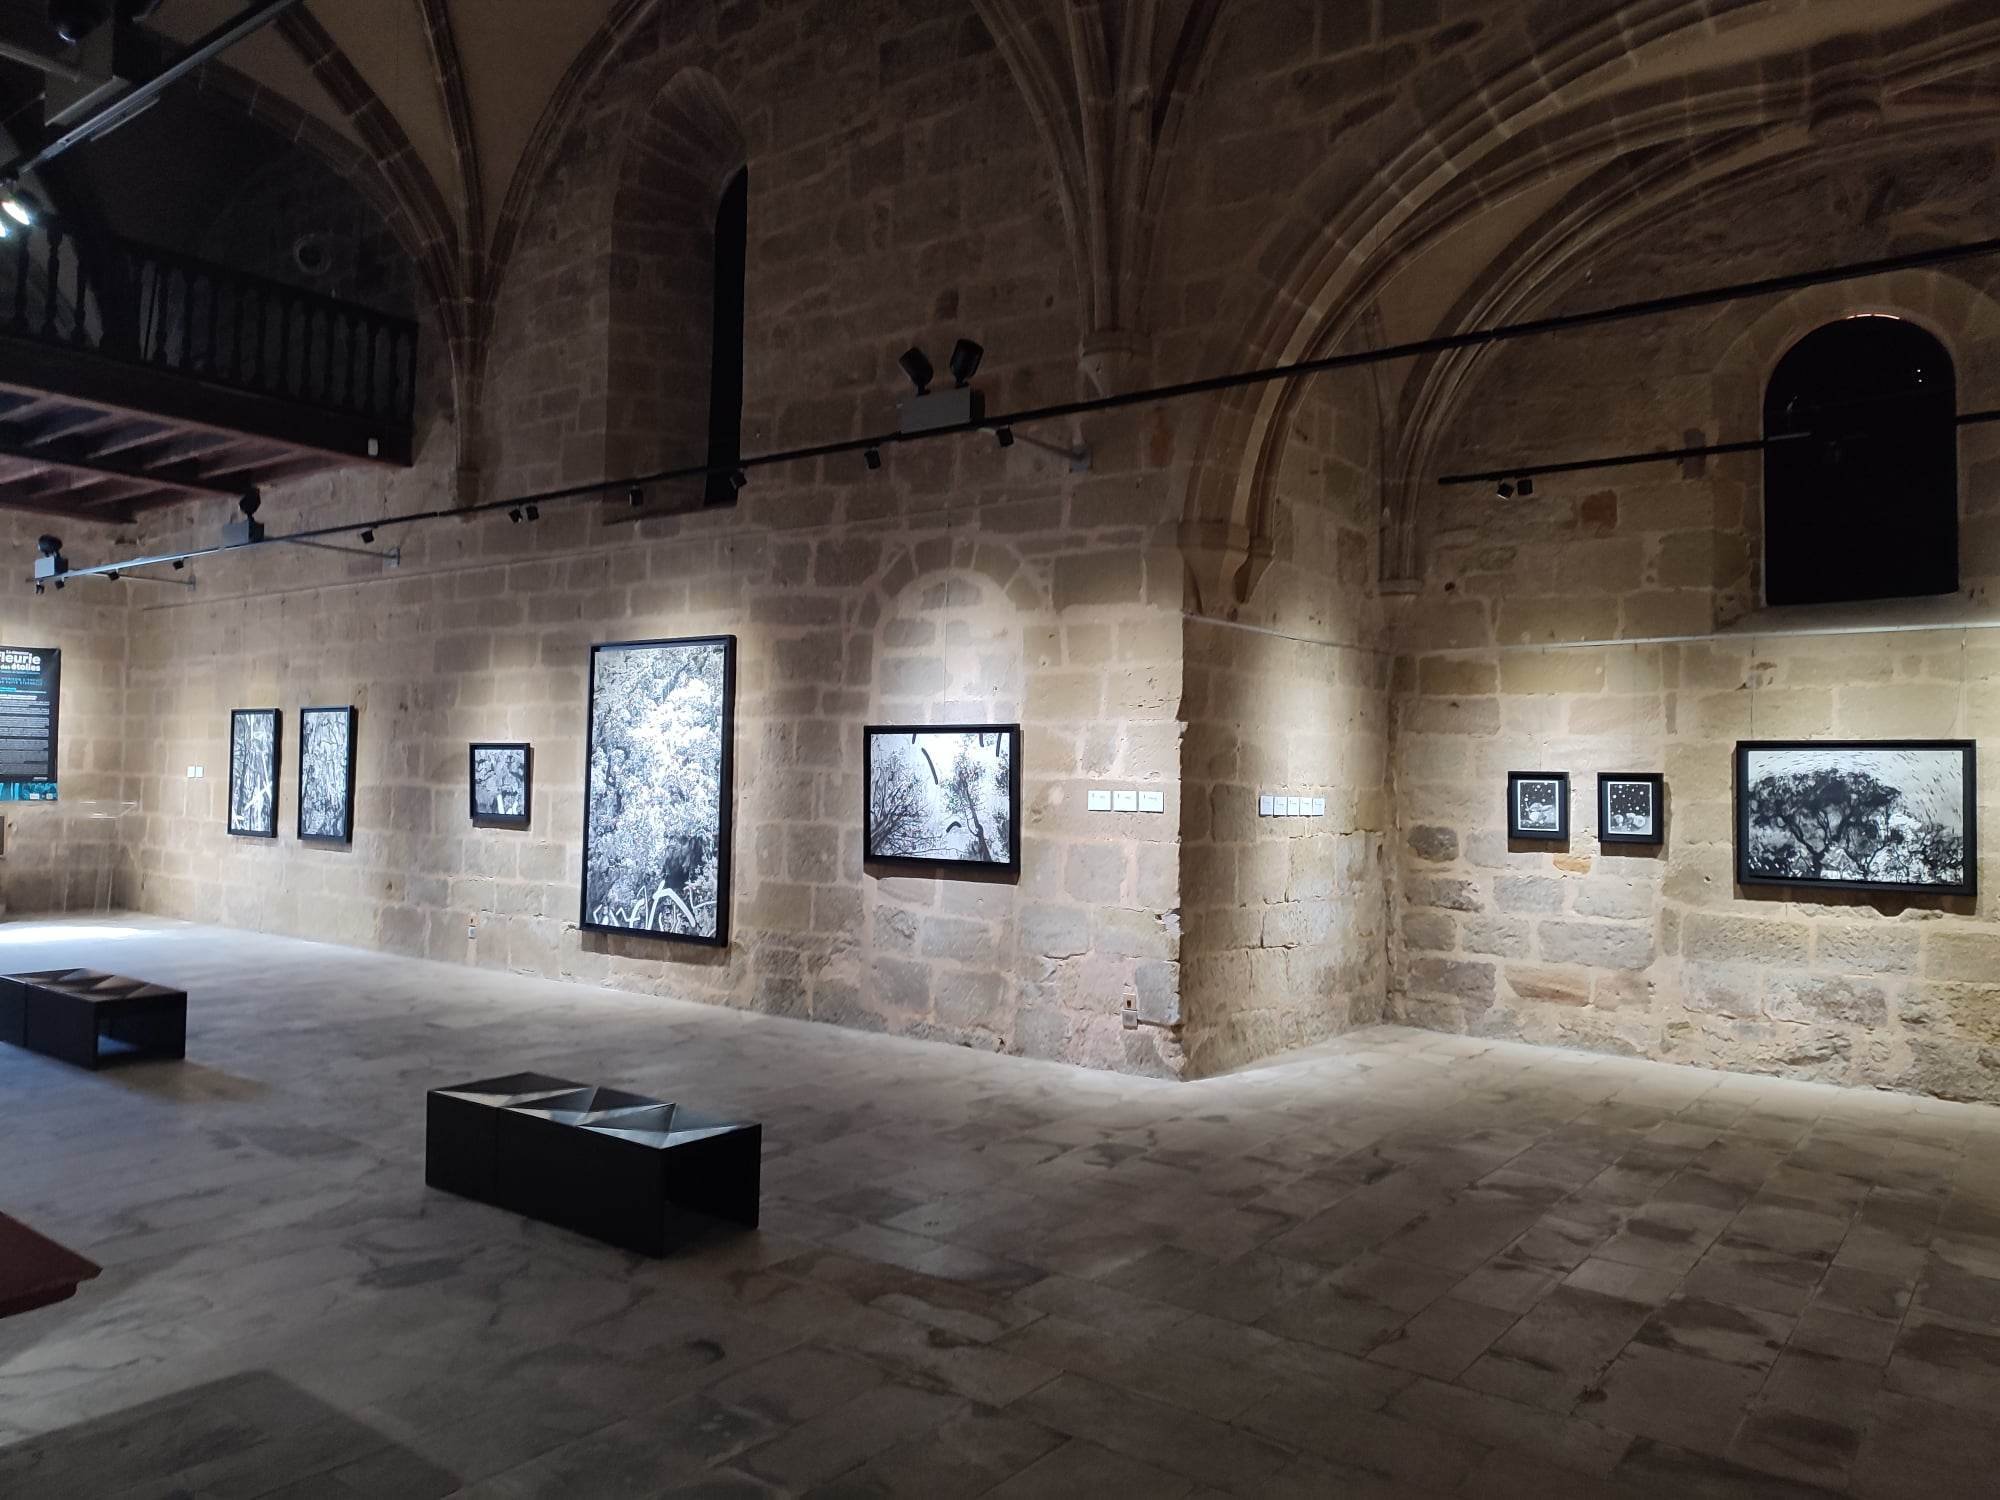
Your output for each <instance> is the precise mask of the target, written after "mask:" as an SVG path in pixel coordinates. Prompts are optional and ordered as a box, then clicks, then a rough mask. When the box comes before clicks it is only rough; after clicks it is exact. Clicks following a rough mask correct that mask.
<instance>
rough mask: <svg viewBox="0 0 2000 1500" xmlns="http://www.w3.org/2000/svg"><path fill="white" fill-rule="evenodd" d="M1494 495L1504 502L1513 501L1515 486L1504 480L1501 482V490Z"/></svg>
mask: <svg viewBox="0 0 2000 1500" xmlns="http://www.w3.org/2000/svg"><path fill="white" fill-rule="evenodd" d="M1494 493H1495V494H1496V495H1498V496H1499V497H1500V498H1501V499H1502V500H1512V499H1513V498H1514V486H1513V485H1511V484H1509V483H1508V482H1507V481H1506V480H1504V479H1503V480H1501V481H1500V488H1499V489H1497V490H1495V491H1494Z"/></svg>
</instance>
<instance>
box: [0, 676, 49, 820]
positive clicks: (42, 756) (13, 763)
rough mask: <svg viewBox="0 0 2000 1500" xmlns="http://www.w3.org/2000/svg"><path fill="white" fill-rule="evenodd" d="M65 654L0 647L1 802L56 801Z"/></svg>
mask: <svg viewBox="0 0 2000 1500" xmlns="http://www.w3.org/2000/svg"><path fill="white" fill-rule="evenodd" d="M61 689H62V653H61V652H60V651H57V650H56V649H55V648H54V647H52V646H0V802H53V801H55V800H56V718H57V714H56V710H57V707H58V705H59V701H60V698H61Z"/></svg>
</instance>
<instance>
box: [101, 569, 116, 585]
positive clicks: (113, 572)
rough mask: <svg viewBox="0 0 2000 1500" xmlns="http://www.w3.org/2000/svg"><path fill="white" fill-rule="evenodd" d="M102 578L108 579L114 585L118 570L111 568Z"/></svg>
mask: <svg viewBox="0 0 2000 1500" xmlns="http://www.w3.org/2000/svg"><path fill="white" fill-rule="evenodd" d="M104 576H105V577H106V578H108V579H110V580H111V581H112V582H113V583H116V582H117V581H118V570H117V569H116V568H113V569H112V570H111V571H110V572H109V573H106V574H105V575H104Z"/></svg>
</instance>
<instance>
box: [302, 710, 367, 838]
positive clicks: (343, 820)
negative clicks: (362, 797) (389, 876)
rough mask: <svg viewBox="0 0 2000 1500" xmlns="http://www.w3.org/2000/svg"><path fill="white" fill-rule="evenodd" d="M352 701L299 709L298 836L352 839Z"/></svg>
mask: <svg viewBox="0 0 2000 1500" xmlns="http://www.w3.org/2000/svg"><path fill="white" fill-rule="evenodd" d="M354 720H355V713H354V708H353V705H351V704H349V705H345V706H343V707H340V708H302V709H300V710H299V837H300V838H302V839H306V840H309V841H310V842H312V843H316V844H346V843H351V842H353V839H354Z"/></svg>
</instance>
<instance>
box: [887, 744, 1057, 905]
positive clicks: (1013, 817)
mask: <svg viewBox="0 0 2000 1500" xmlns="http://www.w3.org/2000/svg"><path fill="white" fill-rule="evenodd" d="M919 734H925V735H949V734H962V735H1005V736H1007V737H1008V740H1009V744H1008V752H1007V849H1006V857H1005V858H1004V859H999V860H994V859H968V858H961V857H957V856H952V855H937V854H880V853H877V852H876V845H877V843H878V830H877V827H876V807H875V796H874V787H875V745H876V741H877V739H878V738H881V737H884V736H890V735H919ZM861 850H862V856H861V857H862V860H863V862H864V863H866V864H870V865H889V866H894V867H897V868H902V869H928V870H939V869H944V870H952V869H966V870H986V871H997V872H1001V873H1005V874H1018V873H1019V872H1020V869H1021V726H1020V725H1019V724H866V725H863V726H862V730H861Z"/></svg>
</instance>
